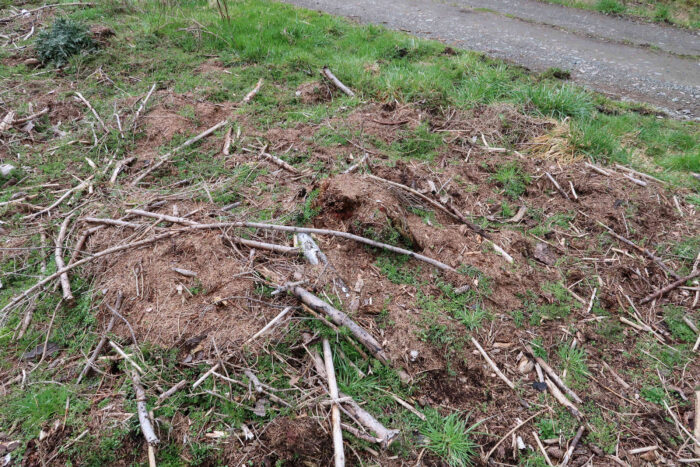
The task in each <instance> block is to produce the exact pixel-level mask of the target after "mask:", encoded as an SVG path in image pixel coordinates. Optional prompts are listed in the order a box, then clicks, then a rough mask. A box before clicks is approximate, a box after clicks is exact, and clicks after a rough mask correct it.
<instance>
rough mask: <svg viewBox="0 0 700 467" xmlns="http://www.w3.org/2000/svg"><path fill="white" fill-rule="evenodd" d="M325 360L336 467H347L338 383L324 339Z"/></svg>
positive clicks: (331, 357)
mask: <svg viewBox="0 0 700 467" xmlns="http://www.w3.org/2000/svg"><path fill="white" fill-rule="evenodd" d="M323 358H324V361H325V364H326V378H328V392H330V394H331V402H333V405H331V422H332V424H333V450H334V453H335V455H334V456H333V457H334V459H335V467H344V466H345V453H344V452H343V430H342V429H341V428H340V409H339V408H338V402H337V400H338V397H339V396H338V383H336V381H335V369H334V368H333V355H332V354H331V345H330V343H328V339H325V338H324V339H323Z"/></svg>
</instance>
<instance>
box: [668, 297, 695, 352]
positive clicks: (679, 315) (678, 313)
mask: <svg viewBox="0 0 700 467" xmlns="http://www.w3.org/2000/svg"><path fill="white" fill-rule="evenodd" d="M684 315H685V310H684V309H683V308H681V307H677V306H673V305H669V306H665V307H664V321H665V322H666V325H667V326H668V329H669V330H670V331H671V334H672V335H673V337H674V338H675V339H678V340H679V341H682V342H688V343H691V344H692V343H693V342H695V339H696V337H695V332H693V330H692V329H690V326H688V325H687V324H686V322H685V321H684V320H683V316H684Z"/></svg>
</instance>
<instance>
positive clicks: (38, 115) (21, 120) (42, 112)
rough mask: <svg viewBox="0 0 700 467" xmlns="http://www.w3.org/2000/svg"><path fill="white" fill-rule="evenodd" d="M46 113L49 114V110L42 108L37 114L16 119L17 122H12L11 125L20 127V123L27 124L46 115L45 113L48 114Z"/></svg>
mask: <svg viewBox="0 0 700 467" xmlns="http://www.w3.org/2000/svg"><path fill="white" fill-rule="evenodd" d="M48 112H49V108H48V107H44V108H43V109H42V110H40V111H39V112H37V113H35V114H31V115H29V116H27V117H24V118H18V119H17V120H13V121H12V124H13V125H21V124H22V123H26V122H28V121H30V120H34V119H35V118H37V117H41V116H42V115H44V114H46V113H48Z"/></svg>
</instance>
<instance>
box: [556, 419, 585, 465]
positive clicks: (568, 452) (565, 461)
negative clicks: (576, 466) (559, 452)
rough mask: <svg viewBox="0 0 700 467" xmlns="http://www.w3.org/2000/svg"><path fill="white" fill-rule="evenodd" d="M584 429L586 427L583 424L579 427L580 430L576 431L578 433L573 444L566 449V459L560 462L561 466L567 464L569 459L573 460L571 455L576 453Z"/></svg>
mask: <svg viewBox="0 0 700 467" xmlns="http://www.w3.org/2000/svg"><path fill="white" fill-rule="evenodd" d="M583 430H585V427H584V426H583V425H581V426H580V427H578V431H576V435H575V436H574V439H573V440H572V441H571V444H570V445H569V449H568V450H567V451H566V454H565V455H564V459H563V460H562V461H561V464H559V465H560V466H561V467H564V466H566V464H568V463H569V461H570V460H571V455H572V454H573V453H574V450H575V449H576V446H578V442H579V440H580V439H581V436H582V435H583Z"/></svg>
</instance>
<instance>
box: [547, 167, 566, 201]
mask: <svg viewBox="0 0 700 467" xmlns="http://www.w3.org/2000/svg"><path fill="white" fill-rule="evenodd" d="M544 174H545V175H546V176H547V178H548V179H549V181H550V182H552V185H554V188H556V189H557V191H558V192H559V193H560V194H561V195H562V196H563V197H564V198H566V199H568V200H571V198H569V195H567V194H566V191H564V190H563V189H562V187H561V185H559V182H557V181H556V180H555V179H554V177H552V175H551V174H550V173H549V172H545V173H544Z"/></svg>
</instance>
